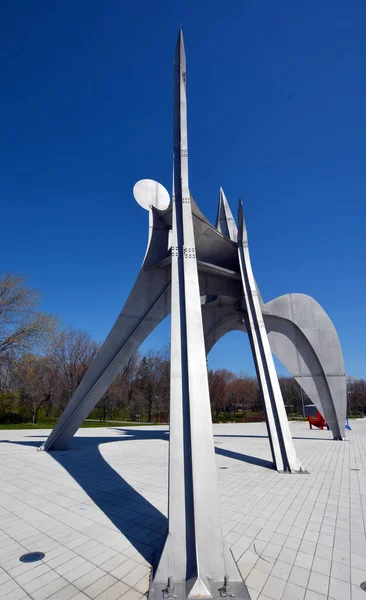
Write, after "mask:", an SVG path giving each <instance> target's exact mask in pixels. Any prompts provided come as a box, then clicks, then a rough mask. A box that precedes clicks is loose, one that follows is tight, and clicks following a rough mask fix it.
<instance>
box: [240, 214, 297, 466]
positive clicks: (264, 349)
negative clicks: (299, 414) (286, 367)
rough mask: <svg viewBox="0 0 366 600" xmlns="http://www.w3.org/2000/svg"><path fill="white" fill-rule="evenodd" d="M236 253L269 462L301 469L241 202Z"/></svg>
mask: <svg viewBox="0 0 366 600" xmlns="http://www.w3.org/2000/svg"><path fill="white" fill-rule="evenodd" d="M238 252H239V264H240V271H241V275H242V283H243V290H244V299H245V306H246V309H247V330H248V335H249V339H250V343H251V347H252V352H253V357H254V362H255V366H256V371H257V376H258V383H259V386H260V389H261V392H262V397H263V401H264V406H265V413H266V422H267V428H268V436H269V440H270V444H271V450H272V455H273V462H274V464H275V467H276V469H277V470H278V471H281V472H282V471H290V472H291V473H297V472H301V471H302V470H303V469H302V466H301V464H300V462H299V460H298V458H297V455H296V451H295V447H294V443H293V441H292V436H291V432H290V427H289V423H288V419H287V415H286V411H285V406H284V403H283V399H282V394H281V389H280V386H279V383H278V378H277V374H276V370H275V366H274V362H273V357H272V353H271V350H270V347H269V341H268V337H267V332H266V328H265V326H264V321H263V315H262V310H261V307H260V303H259V299H258V294H257V289H256V285H255V280H254V276H253V272H252V267H251V262H250V256H249V249H248V238H247V233H246V229H245V224H244V217H243V210H242V206H241V204H240V205H239V232H238Z"/></svg>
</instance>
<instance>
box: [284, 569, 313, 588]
mask: <svg viewBox="0 0 366 600" xmlns="http://www.w3.org/2000/svg"><path fill="white" fill-rule="evenodd" d="M309 575H310V573H309V570H308V569H304V568H303V567H296V566H294V567H292V570H291V573H290V575H289V577H288V581H289V582H290V583H295V584H296V585H300V586H301V587H304V588H306V587H307V584H308V580H309Z"/></svg>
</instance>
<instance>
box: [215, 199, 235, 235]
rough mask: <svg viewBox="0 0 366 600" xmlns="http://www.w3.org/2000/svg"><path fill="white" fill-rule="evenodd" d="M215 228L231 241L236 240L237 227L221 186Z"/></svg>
mask: <svg viewBox="0 0 366 600" xmlns="http://www.w3.org/2000/svg"><path fill="white" fill-rule="evenodd" d="M216 229H217V230H218V231H219V232H220V233H222V235H224V236H225V237H228V238H229V240H231V241H232V242H236V240H237V236H238V229H237V226H236V223H235V220H234V217H233V215H232V212H231V209H230V206H229V203H228V201H227V199H226V196H225V193H224V190H223V189H222V187H220V194H219V206H218V209H217V219H216Z"/></svg>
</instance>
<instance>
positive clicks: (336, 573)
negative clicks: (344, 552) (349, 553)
mask: <svg viewBox="0 0 366 600" xmlns="http://www.w3.org/2000/svg"><path fill="white" fill-rule="evenodd" d="M331 576H332V577H335V578H336V579H342V581H348V582H349V581H351V568H350V567H349V565H346V564H342V563H339V562H335V561H333V562H332V570H331Z"/></svg>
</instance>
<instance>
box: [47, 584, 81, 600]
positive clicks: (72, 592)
mask: <svg viewBox="0 0 366 600" xmlns="http://www.w3.org/2000/svg"><path fill="white" fill-rule="evenodd" d="M77 594H78V590H77V589H76V587H74V586H73V585H71V584H69V585H67V586H66V587H64V588H62V589H61V590H58V591H57V592H55V593H54V594H52V596H49V597H48V598H47V600H72V598H75V596H76V595H77Z"/></svg>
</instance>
